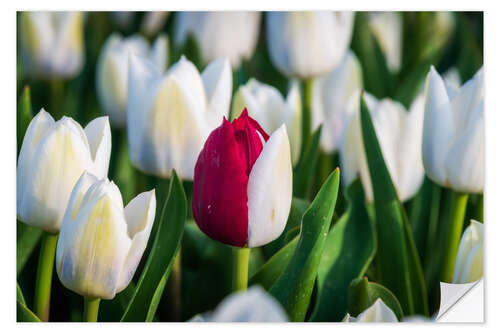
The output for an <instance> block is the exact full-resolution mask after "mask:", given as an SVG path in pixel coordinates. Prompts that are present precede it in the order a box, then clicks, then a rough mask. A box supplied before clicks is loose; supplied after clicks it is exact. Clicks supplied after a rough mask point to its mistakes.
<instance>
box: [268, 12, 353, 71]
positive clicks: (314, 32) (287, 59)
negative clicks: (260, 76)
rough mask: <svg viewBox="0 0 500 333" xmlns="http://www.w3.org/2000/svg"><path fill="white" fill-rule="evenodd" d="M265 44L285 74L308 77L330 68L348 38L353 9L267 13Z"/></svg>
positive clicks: (344, 50)
mask: <svg viewBox="0 0 500 333" xmlns="http://www.w3.org/2000/svg"><path fill="white" fill-rule="evenodd" d="M266 15H267V18H266V28H267V30H266V31H267V46H268V49H269V54H270V56H271V60H272V62H273V64H274V65H275V66H276V67H277V68H278V69H279V70H280V71H281V72H282V73H283V74H285V75H287V76H292V77H300V78H311V77H315V76H318V75H324V74H327V73H328V72H331V71H333V70H334V69H335V68H336V67H337V65H338V64H339V63H340V60H341V59H342V57H343V56H344V54H345V52H346V50H347V47H348V46H349V42H350V41H351V34H352V26H353V22H354V14H353V12H315V11H310V12H268V13H267V14H266Z"/></svg>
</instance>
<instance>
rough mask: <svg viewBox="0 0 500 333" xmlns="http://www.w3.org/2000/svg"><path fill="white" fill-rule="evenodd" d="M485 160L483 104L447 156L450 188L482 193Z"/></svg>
mask: <svg viewBox="0 0 500 333" xmlns="http://www.w3.org/2000/svg"><path fill="white" fill-rule="evenodd" d="M484 158H485V157H484V111H483V102H481V103H480V104H479V105H478V106H477V108H476V110H474V112H473V114H472V115H471V118H470V119H469V122H468V124H467V126H466V128H465V129H464V130H463V131H461V133H459V137H458V139H457V141H455V142H454V144H453V146H452V147H451V149H450V151H449V152H448V154H447V155H446V161H445V168H446V172H447V174H448V183H449V186H450V187H451V188H453V189H454V190H455V191H460V192H465V193H480V192H482V191H483V187H484V167H485V165H484Z"/></svg>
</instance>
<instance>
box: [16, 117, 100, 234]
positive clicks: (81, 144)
mask: <svg viewBox="0 0 500 333" xmlns="http://www.w3.org/2000/svg"><path fill="white" fill-rule="evenodd" d="M82 136H83V138H82ZM31 163H32V166H34V167H36V169H32V170H30V171H29V172H27V174H26V175H24V177H26V178H25V185H24V191H23V193H22V194H23V197H22V199H21V203H22V204H21V207H20V212H21V214H20V219H21V220H22V221H23V222H26V223H28V224H31V225H34V226H38V227H41V228H43V229H44V230H46V231H49V232H57V231H58V230H59V228H60V225H61V220H62V217H63V215H64V210H65V208H66V204H67V202H68V200H69V197H70V194H71V191H72V189H73V186H74V185H75V183H76V182H77V180H78V179H79V178H80V176H81V174H82V173H83V171H84V170H86V169H88V168H89V167H90V166H91V165H92V160H91V156H90V152H89V147H88V143H87V139H86V136H85V133H83V130H82V129H81V127H80V125H78V124H77V123H74V121H72V120H70V119H68V118H63V119H61V120H59V121H58V122H57V123H56V124H55V125H54V126H53V127H52V128H51V130H50V132H49V133H48V134H47V135H46V136H45V137H44V138H43V139H41V140H40V142H39V143H38V145H37V148H36V152H35V154H34V156H33V160H32V162H31ZM55 180H57V181H55Z"/></svg>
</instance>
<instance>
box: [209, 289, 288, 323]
mask: <svg viewBox="0 0 500 333" xmlns="http://www.w3.org/2000/svg"><path fill="white" fill-rule="evenodd" d="M205 317H206V318H203V319H205V320H206V321H213V322H286V321H288V319H287V315H286V313H285V311H284V310H283V308H282V306H281V304H280V303H279V302H278V301H277V300H275V299H274V298H273V297H272V296H270V295H269V294H268V293H266V292H265V291H264V289H262V288H261V287H260V286H254V287H251V288H249V289H248V290H247V291H245V292H238V293H235V294H232V295H230V296H228V297H227V298H225V299H224V300H223V301H222V302H221V304H219V305H218V306H217V308H216V309H215V311H214V313H213V314H211V315H207V316H205Z"/></svg>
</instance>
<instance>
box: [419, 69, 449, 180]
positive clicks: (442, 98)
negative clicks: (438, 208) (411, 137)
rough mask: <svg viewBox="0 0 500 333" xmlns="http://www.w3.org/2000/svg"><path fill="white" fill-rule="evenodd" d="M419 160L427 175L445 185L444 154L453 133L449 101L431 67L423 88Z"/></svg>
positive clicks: (443, 86) (441, 82) (436, 74)
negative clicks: (422, 116)
mask: <svg viewBox="0 0 500 333" xmlns="http://www.w3.org/2000/svg"><path fill="white" fill-rule="evenodd" d="M425 91H426V92H425V94H426V97H425V111H424V130H423V137H422V161H423V163H424V168H425V172H426V174H427V176H428V177H429V178H431V179H432V180H433V181H435V182H436V183H438V184H440V185H442V186H447V185H448V184H447V175H446V168H445V158H446V155H447V153H448V151H449V149H450V147H451V144H452V142H453V140H454V138H455V135H456V129H455V126H454V120H453V114H452V111H451V108H450V102H449V99H448V95H447V92H446V87H445V85H444V82H443V80H442V79H441V76H439V74H438V73H437V72H436V70H435V69H434V67H431V70H430V72H429V74H428V75H427V82H426V88H425Z"/></svg>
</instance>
